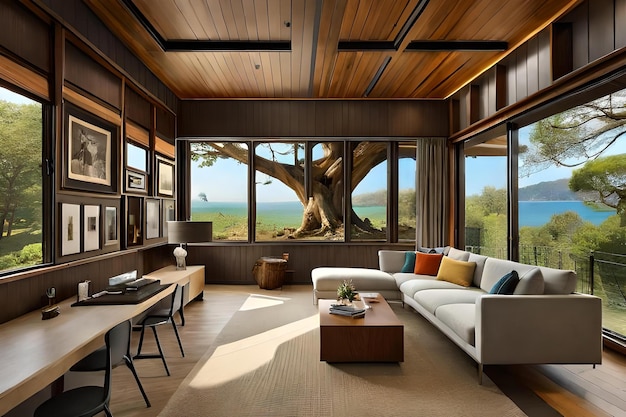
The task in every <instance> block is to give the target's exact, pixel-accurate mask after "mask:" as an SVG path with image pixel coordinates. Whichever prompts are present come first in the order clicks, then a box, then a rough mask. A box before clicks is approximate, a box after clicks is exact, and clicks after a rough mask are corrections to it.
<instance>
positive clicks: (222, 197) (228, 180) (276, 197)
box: [191, 147, 415, 202]
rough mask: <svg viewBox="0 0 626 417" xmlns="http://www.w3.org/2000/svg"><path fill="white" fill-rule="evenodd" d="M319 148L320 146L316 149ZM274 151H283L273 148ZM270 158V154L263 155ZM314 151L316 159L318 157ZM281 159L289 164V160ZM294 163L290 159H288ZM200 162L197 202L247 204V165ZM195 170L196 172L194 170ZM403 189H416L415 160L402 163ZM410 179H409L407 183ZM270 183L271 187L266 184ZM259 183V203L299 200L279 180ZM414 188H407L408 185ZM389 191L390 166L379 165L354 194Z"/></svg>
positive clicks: (194, 182)
mask: <svg viewBox="0 0 626 417" xmlns="http://www.w3.org/2000/svg"><path fill="white" fill-rule="evenodd" d="M316 148H317V147H316ZM274 149H275V150H280V148H276V147H274ZM263 156H267V155H263ZM318 156H319V155H318V154H316V151H315V149H314V152H313V158H316V157H318ZM277 157H278V159H279V160H281V158H282V160H283V161H284V162H287V160H288V159H289V157H280V156H278V155H277ZM289 162H290V163H292V161H291V160H289ZM197 165H198V164H197V163H192V178H191V196H192V199H197V197H198V193H200V192H204V193H205V194H206V195H207V197H208V199H209V201H219V202H245V201H246V200H247V188H246V187H247V185H246V180H247V169H248V168H247V166H246V165H244V164H239V163H237V162H235V161H233V160H231V159H228V160H224V159H218V160H217V162H216V163H215V164H214V165H213V166H212V167H211V168H210V169H197ZM194 168H195V169H194ZM215 178H222V179H223V181H215ZM400 178H401V180H400V188H403V187H411V188H413V187H414V185H413V184H414V178H415V162H414V161H413V160H408V159H405V160H402V161H401V163H400ZM407 179H410V181H408V180H407ZM267 180H271V184H266V185H263V183H265V182H266V181H267ZM256 182H257V191H256V192H257V201H258V202H284V201H297V198H296V195H295V194H294V192H293V191H292V190H291V189H290V188H288V187H287V186H285V185H284V184H283V183H281V182H280V181H278V180H276V179H272V178H268V177H267V176H266V175H265V174H259V176H258V177H257V178H256ZM409 183H410V184H411V185H408V184H409ZM386 188H387V166H386V164H384V163H383V164H379V165H378V166H376V167H374V169H372V170H371V171H370V173H369V174H368V175H367V177H366V178H365V179H364V180H363V181H362V182H361V183H360V184H359V186H358V187H357V188H356V190H355V194H362V193H368V192H373V191H378V190H381V189H386Z"/></svg>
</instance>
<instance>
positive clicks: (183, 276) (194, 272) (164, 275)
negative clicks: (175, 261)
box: [144, 265, 204, 305]
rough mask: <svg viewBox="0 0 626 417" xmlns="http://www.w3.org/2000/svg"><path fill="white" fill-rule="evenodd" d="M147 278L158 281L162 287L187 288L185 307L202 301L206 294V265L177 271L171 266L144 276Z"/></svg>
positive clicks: (184, 296) (184, 295) (184, 298)
mask: <svg viewBox="0 0 626 417" xmlns="http://www.w3.org/2000/svg"><path fill="white" fill-rule="evenodd" d="M144 277H146V278H153V279H158V280H160V281H161V285H164V284H175V283H178V284H180V285H184V286H185V290H184V293H183V305H186V304H188V303H189V302H190V301H192V300H195V299H196V298H197V299H199V300H201V299H202V294H203V292H204V265H189V266H187V269H183V270H176V266H175V265H169V266H166V267H165V268H161V269H158V270H156V271H154V272H150V273H149V274H146V275H144Z"/></svg>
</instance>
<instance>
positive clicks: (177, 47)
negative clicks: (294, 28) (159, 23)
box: [164, 40, 291, 52]
mask: <svg viewBox="0 0 626 417" xmlns="http://www.w3.org/2000/svg"><path fill="white" fill-rule="evenodd" d="M164 51H165V52H228V51H231V52H275V51H291V41H192V40H176V41H165V48H164Z"/></svg>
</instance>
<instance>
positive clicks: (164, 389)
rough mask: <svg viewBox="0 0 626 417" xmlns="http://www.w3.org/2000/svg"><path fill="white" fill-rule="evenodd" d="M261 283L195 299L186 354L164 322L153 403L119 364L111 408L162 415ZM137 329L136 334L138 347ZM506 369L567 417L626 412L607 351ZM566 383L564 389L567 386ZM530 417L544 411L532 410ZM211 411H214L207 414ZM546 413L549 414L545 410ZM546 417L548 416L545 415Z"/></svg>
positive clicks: (129, 415) (148, 371)
mask: <svg viewBox="0 0 626 417" xmlns="http://www.w3.org/2000/svg"><path fill="white" fill-rule="evenodd" d="M262 291H264V290H259V288H258V287H256V286H248V285H243V286H234V285H230V286H227V285H207V286H206V287H205V291H204V301H194V302H192V303H190V304H189V305H188V306H187V307H186V308H185V319H186V325H185V326H184V327H179V331H180V335H181V339H182V342H183V347H184V349H185V357H184V358H182V357H181V356H180V351H179V349H178V345H177V342H176V338H175V336H174V332H173V331H172V329H171V327H168V326H161V328H159V329H158V332H159V338H160V340H161V342H162V346H163V350H164V352H165V356H166V359H167V364H168V367H169V369H170V372H171V376H167V375H166V374H165V370H164V368H163V365H162V363H161V361H160V360H159V359H146V360H138V361H135V366H136V368H137V372H138V373H139V376H140V378H141V382H142V383H143V386H144V388H145V390H146V392H147V394H148V397H149V399H150V401H151V403H152V407H151V408H147V407H146V405H145V403H144V402H143V398H142V397H141V394H140V392H139V390H138V388H137V385H136V383H135V380H134V378H133V377H132V375H131V373H130V371H129V370H128V369H127V368H126V367H124V366H120V367H118V368H116V369H115V370H114V371H113V393H112V398H111V411H112V412H113V415H115V417H148V416H157V415H158V414H159V412H160V411H161V410H162V409H163V407H164V406H165V404H166V403H167V401H168V400H169V398H170V397H171V396H172V394H173V393H174V392H175V391H176V389H177V388H178V386H179V385H180V383H181V382H182V381H183V380H184V379H185V377H186V376H187V374H188V373H189V372H190V371H191V369H192V368H193V367H194V366H195V364H196V363H197V362H198V361H199V360H200V359H201V358H202V356H203V355H204V353H205V352H206V351H207V349H208V348H209V346H210V345H211V343H212V342H213V341H214V340H215V338H216V337H217V335H218V334H219V333H220V331H221V330H222V328H223V327H224V326H225V324H226V323H227V322H228V321H229V320H230V318H231V316H232V315H233V314H234V313H235V312H236V311H237V310H238V309H239V307H240V302H241V300H242V298H241V294H242V293H251V292H253V293H260V292H262ZM282 291H285V292H289V291H311V288H310V287H309V286H306V285H296V286H285V288H284V289H282V290H280V289H278V290H272V291H269V293H270V294H272V295H276V296H280V293H281V292H282ZM138 338H139V334H138V333H133V350H136V344H137V340H138ZM155 346H156V345H155V344H154V342H153V337H152V335H151V334H147V335H146V341H145V342H144V350H145V352H151V351H153V350H152V349H155V350H156V347H155ZM504 372H505V373H506V374H507V375H508V376H505V378H510V381H509V382H510V383H511V385H513V386H515V385H516V384H517V386H518V389H519V384H518V383H522V384H524V385H525V387H527V388H529V389H530V391H529V392H532V393H534V395H535V396H537V397H539V398H541V399H542V400H543V401H545V402H546V403H548V404H550V406H551V407H553V408H554V409H555V410H556V411H557V413H555V414H554V415H559V414H561V415H564V416H577V417H578V416H611V415H613V416H626V406H625V405H624V400H623V398H625V396H626V358H625V357H624V356H622V355H619V354H615V353H612V352H611V351H605V354H604V357H603V364H602V365H600V366H597V367H596V369H592V368H591V367H590V366H586V367H585V366H556V365H550V366H511V367H506V369H504ZM564 386H565V387H566V388H567V389H566V388H563V387H564ZM527 414H528V415H530V416H533V415H539V414H533V413H532V412H528V411H527ZM206 415H210V410H207V414H206ZM544 415H545V414H544ZM542 417H543V416H542Z"/></svg>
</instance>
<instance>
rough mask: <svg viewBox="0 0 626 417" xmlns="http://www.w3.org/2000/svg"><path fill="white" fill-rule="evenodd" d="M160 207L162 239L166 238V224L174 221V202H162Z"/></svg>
mask: <svg viewBox="0 0 626 417" xmlns="http://www.w3.org/2000/svg"><path fill="white" fill-rule="evenodd" d="M162 206H163V207H162V216H161V217H162V218H163V222H162V223H161V230H163V237H167V222H169V221H174V220H176V201H175V200H163V202H162Z"/></svg>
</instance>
